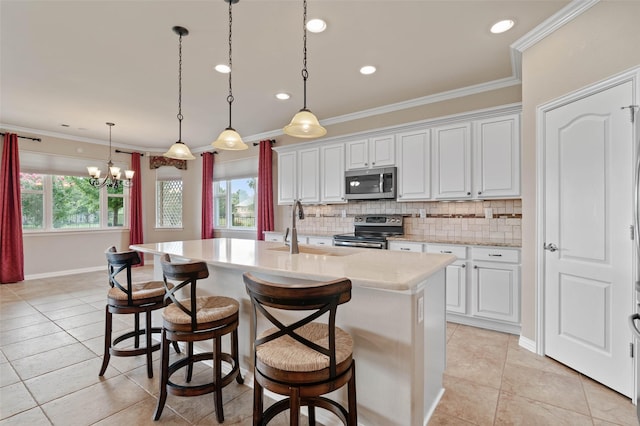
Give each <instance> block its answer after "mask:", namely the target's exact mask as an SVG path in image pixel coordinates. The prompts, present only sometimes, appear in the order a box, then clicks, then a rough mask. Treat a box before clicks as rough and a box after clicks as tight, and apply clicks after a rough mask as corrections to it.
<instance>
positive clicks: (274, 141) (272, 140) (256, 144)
mask: <svg viewBox="0 0 640 426" xmlns="http://www.w3.org/2000/svg"><path fill="white" fill-rule="evenodd" d="M269 143H270V144H271V145H274V144H275V143H276V140H275V139H271V140H270V141H269ZM258 145H260V142H254V143H253V146H258Z"/></svg>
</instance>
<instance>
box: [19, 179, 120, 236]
mask: <svg viewBox="0 0 640 426" xmlns="http://www.w3.org/2000/svg"><path fill="white" fill-rule="evenodd" d="M20 187H21V198H22V200H21V202H22V229H24V230H25V231H31V230H33V231H50V230H71V229H73V230H83V229H102V228H123V227H124V226H125V225H126V223H127V214H126V209H125V190H124V189H123V188H119V189H117V190H116V189H112V188H107V187H105V188H95V187H93V186H92V185H91V184H90V183H89V178H87V177H79V176H64V175H45V174H36V173H20ZM127 193H128V192H127Z"/></svg>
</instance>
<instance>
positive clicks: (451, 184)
mask: <svg viewBox="0 0 640 426" xmlns="http://www.w3.org/2000/svg"><path fill="white" fill-rule="evenodd" d="M433 157H434V176H433V180H434V190H435V194H434V196H435V198H441V199H447V198H456V199H464V198H471V123H462V124H456V125H451V126H443V127H436V128H434V129H433Z"/></svg>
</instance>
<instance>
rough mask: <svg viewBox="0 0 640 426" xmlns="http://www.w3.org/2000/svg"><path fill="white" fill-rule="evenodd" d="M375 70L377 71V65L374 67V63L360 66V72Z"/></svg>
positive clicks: (371, 72)
mask: <svg viewBox="0 0 640 426" xmlns="http://www.w3.org/2000/svg"><path fill="white" fill-rule="evenodd" d="M374 72H376V67H374V66H373V65H365V66H364V67H362V68H360V74H363V75H369V74H373V73H374Z"/></svg>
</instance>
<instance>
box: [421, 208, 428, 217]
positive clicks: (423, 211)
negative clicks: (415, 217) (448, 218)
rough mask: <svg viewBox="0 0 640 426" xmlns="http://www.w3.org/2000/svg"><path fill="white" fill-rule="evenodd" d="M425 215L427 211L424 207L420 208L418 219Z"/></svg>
mask: <svg viewBox="0 0 640 426" xmlns="http://www.w3.org/2000/svg"><path fill="white" fill-rule="evenodd" d="M425 217H427V211H426V210H425V209H420V219H424V218H425Z"/></svg>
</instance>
